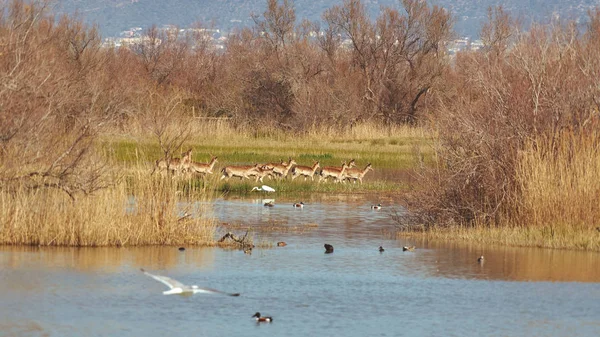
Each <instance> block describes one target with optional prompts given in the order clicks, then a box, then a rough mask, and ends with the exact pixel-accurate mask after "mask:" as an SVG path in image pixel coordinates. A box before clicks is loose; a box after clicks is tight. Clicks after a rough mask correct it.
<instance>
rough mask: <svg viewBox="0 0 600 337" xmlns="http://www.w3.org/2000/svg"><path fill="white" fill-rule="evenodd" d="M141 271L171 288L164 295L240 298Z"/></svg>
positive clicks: (236, 294) (142, 269)
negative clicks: (216, 295)
mask: <svg viewBox="0 0 600 337" xmlns="http://www.w3.org/2000/svg"><path fill="white" fill-rule="evenodd" d="M140 270H141V271H142V272H143V273H144V274H146V275H147V276H150V277H152V278H153V279H155V280H157V281H158V282H161V283H163V284H166V285H167V287H169V288H170V290H166V291H163V294H164V295H175V294H177V295H193V294H197V293H206V294H222V295H227V296H240V294H239V293H235V294H232V293H227V292H224V291H220V290H217V289H211V288H200V287H198V286H195V285H194V286H188V285H185V284H183V283H181V282H179V281H177V280H174V279H172V278H170V277H167V276H162V275H154V274H150V273H149V272H147V271H145V270H144V268H140Z"/></svg>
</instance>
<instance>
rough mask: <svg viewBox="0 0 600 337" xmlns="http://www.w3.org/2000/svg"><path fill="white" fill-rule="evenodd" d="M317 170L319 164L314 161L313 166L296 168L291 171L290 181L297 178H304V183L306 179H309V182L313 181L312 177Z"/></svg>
mask: <svg viewBox="0 0 600 337" xmlns="http://www.w3.org/2000/svg"><path fill="white" fill-rule="evenodd" d="M318 168H319V162H318V161H315V162H314V164H313V166H312V167H310V166H296V167H294V168H293V169H292V180H294V179H295V178H297V177H299V176H304V181H306V178H308V177H310V180H312V181H314V175H315V172H316V171H317V169H318Z"/></svg>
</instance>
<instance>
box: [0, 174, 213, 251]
mask: <svg viewBox="0 0 600 337" xmlns="http://www.w3.org/2000/svg"><path fill="white" fill-rule="evenodd" d="M182 184H184V183H183V182H181V181H180V180H179V179H172V178H171V177H168V176H166V175H160V174H155V175H153V176H150V174H149V171H148V170H146V169H132V170H130V171H129V172H128V174H127V175H126V176H125V177H124V179H121V181H120V182H118V183H117V184H115V185H114V186H112V187H109V188H106V189H104V190H101V191H98V192H97V193H95V194H93V195H89V196H79V197H78V198H76V200H75V201H74V202H72V201H71V200H70V199H69V198H68V197H67V196H66V195H65V194H64V193H63V192H60V191H58V190H54V189H45V190H36V191H32V190H28V189H25V188H17V189H13V190H10V191H7V190H5V189H3V190H0V226H1V227H0V244H10V245H42V246H50V245H52V246H123V245H128V246H132V245H154V244H162V245H183V244H187V245H211V244H213V243H214V235H215V231H216V224H215V223H214V220H211V219H210V217H201V215H202V214H203V213H204V212H207V211H209V210H206V209H198V210H193V211H192V210H188V209H186V207H187V206H186V205H187V204H189V203H182V202H180V195H181V193H182V192H181V187H185V188H186V189H187V193H188V195H191V196H192V197H194V198H195V199H196V200H198V199H207V198H210V197H212V195H207V193H212V192H207V190H208V191H211V190H212V189H207V190H201V191H194V190H193V188H192V187H189V186H182ZM186 189H184V190H186ZM190 212H191V213H190ZM188 214H189V215H188Z"/></svg>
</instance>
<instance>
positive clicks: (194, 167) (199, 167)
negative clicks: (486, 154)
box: [190, 156, 218, 175]
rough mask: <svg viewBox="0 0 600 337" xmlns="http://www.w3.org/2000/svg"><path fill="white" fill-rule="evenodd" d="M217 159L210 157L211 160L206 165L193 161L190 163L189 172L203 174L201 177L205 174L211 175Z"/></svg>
mask: <svg viewBox="0 0 600 337" xmlns="http://www.w3.org/2000/svg"><path fill="white" fill-rule="evenodd" d="M217 161H218V160H217V157H216V156H215V157H212V159H211V160H210V162H209V163H208V164H205V163H198V162H195V161H192V162H191V163H190V170H191V171H192V172H193V173H198V174H203V175H207V174H213V171H212V170H213V168H214V167H215V164H216V163H217Z"/></svg>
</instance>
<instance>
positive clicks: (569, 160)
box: [398, 132, 600, 251]
mask: <svg viewBox="0 0 600 337" xmlns="http://www.w3.org/2000/svg"><path fill="white" fill-rule="evenodd" d="M598 139H600V135H599V134H598V132H592V133H591V134H590V133H579V134H575V133H569V132H566V133H562V134H561V135H560V136H559V137H555V138H539V139H537V140H535V141H533V142H531V143H530V144H528V145H527V146H526V148H525V150H523V151H522V152H521V153H520V155H519V162H518V165H517V172H516V179H517V181H518V184H519V191H518V192H517V194H516V195H517V197H516V198H515V201H514V204H513V206H512V207H511V208H509V212H508V214H506V215H504V216H503V220H502V225H499V226H491V225H489V224H483V223H477V224H475V225H469V226H463V225H459V224H457V225H450V226H431V227H428V228H427V229H424V228H421V227H419V226H415V227H413V230H409V231H402V232H399V233H398V236H399V237H406V236H416V237H426V238H431V239H443V240H462V241H470V242H478V243H485V244H500V245H509V246H528V247H544V248H559V249H567V248H568V249H581V250H590V251H600V220H599V219H600V203H599V202H598V200H599V199H600V179H598V177H600V142H599V141H598ZM409 227H410V226H409ZM419 229H422V230H419Z"/></svg>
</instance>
